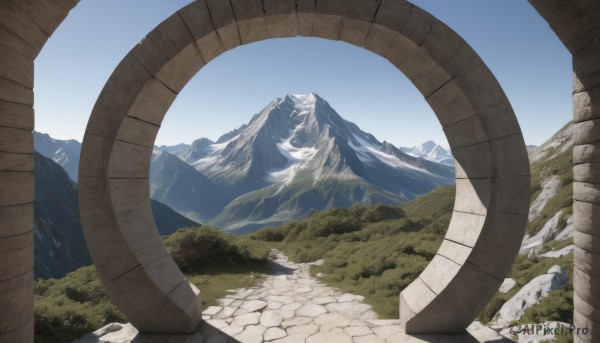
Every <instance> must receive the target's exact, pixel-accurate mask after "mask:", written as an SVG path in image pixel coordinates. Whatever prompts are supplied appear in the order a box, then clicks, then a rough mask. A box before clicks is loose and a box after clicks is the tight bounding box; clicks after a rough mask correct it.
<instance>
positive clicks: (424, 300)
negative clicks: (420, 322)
mask: <svg viewBox="0 0 600 343" xmlns="http://www.w3.org/2000/svg"><path fill="white" fill-rule="evenodd" d="M436 296H437V294H435V293H433V292H432V291H431V289H429V287H427V285H425V284H424V283H423V281H422V280H421V279H420V278H416V279H415V281H413V282H412V283H411V284H410V285H408V287H406V288H405V289H404V290H403V291H402V293H400V320H401V321H402V325H403V326H404V325H405V324H406V321H408V320H409V319H411V318H412V317H414V316H415V314H417V313H419V312H421V311H422V310H423V309H425V308H426V307H427V305H429V304H430V303H431V302H432V301H433V299H434V298H435V297H436Z"/></svg>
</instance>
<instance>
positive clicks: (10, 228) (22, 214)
mask: <svg viewBox="0 0 600 343" xmlns="http://www.w3.org/2000/svg"><path fill="white" fill-rule="evenodd" d="M32 227H33V203H27V204H20V205H12V206H1V207H0V238H3V237H12V236H17V235H22V234H24V233H27V232H29V231H31V228H32Z"/></svg>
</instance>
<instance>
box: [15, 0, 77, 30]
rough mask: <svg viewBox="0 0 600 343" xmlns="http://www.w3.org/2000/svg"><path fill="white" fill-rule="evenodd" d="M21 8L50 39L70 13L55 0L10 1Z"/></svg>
mask: <svg viewBox="0 0 600 343" xmlns="http://www.w3.org/2000/svg"><path fill="white" fill-rule="evenodd" d="M9 1H13V2H14V3H15V4H17V6H19V7H20V8H21V9H22V10H23V11H24V12H25V13H27V15H28V16H29V17H30V18H31V19H32V20H33V21H34V22H35V23H36V24H37V26H39V27H40V29H42V31H43V32H44V33H45V34H46V36H48V37H50V36H51V35H52V33H53V32H54V30H56V28H57V27H58V25H60V23H62V21H63V20H64V19H65V18H66V17H67V14H68V13H69V11H68V10H66V9H64V8H63V7H62V6H60V5H59V4H58V3H57V2H56V1H55V0H35V1H32V0H18V1H15V0H9Z"/></svg>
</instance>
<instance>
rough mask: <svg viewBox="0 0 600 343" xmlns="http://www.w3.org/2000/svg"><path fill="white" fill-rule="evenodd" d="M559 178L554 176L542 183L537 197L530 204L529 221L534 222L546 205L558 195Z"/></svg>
mask: <svg viewBox="0 0 600 343" xmlns="http://www.w3.org/2000/svg"><path fill="white" fill-rule="evenodd" d="M559 186H560V178H559V177H558V176H556V175H552V176H551V177H549V178H547V179H544V180H543V181H542V184H541V187H542V190H541V191H540V193H539V195H538V196H537V197H536V198H535V199H534V200H533V201H532V202H531V206H530V207H529V221H532V220H534V219H535V218H537V216H538V215H539V214H540V213H541V212H542V210H543V209H544V207H545V206H546V204H547V203H548V202H549V201H550V200H552V198H554V197H555V196H556V194H557V193H558V187H559Z"/></svg>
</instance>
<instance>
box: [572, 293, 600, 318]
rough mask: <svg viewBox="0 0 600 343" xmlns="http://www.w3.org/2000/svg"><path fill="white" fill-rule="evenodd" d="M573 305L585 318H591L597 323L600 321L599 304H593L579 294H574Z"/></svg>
mask: <svg viewBox="0 0 600 343" xmlns="http://www.w3.org/2000/svg"><path fill="white" fill-rule="evenodd" d="M573 305H574V306H575V308H576V309H577V312H579V313H580V314H582V315H583V316H584V317H585V318H589V319H591V320H593V321H594V322H596V323H600V309H599V308H598V307H597V306H592V305H590V304H588V303H587V302H585V301H584V300H583V299H581V298H580V297H579V296H578V295H577V294H573Z"/></svg>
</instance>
